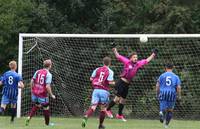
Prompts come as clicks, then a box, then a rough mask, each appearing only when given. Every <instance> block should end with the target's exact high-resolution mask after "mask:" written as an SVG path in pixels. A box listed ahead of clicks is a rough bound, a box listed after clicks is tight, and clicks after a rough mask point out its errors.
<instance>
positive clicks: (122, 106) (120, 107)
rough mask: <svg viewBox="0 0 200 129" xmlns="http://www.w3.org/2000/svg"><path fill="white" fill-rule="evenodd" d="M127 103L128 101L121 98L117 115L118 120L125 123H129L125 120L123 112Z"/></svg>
mask: <svg viewBox="0 0 200 129" xmlns="http://www.w3.org/2000/svg"><path fill="white" fill-rule="evenodd" d="M125 101H126V99H124V98H122V97H120V100H119V110H118V114H117V115H116V118H117V119H120V120H122V121H124V122H125V121H127V120H126V119H125V117H124V115H123V113H122V112H123V109H124V104H125Z"/></svg>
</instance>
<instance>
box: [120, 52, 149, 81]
mask: <svg viewBox="0 0 200 129" xmlns="http://www.w3.org/2000/svg"><path fill="white" fill-rule="evenodd" d="M117 59H118V60H119V61H120V62H122V63H123V64H124V68H123V71H122V73H121V75H120V76H121V77H123V78H126V79H127V80H128V81H131V80H132V78H133V77H134V76H135V75H136V73H137V71H138V70H139V68H142V67H143V66H144V65H146V64H148V62H147V60H146V59H143V60H139V61H137V62H136V63H133V62H132V61H130V60H129V59H127V58H126V57H124V56H122V55H118V56H117Z"/></svg>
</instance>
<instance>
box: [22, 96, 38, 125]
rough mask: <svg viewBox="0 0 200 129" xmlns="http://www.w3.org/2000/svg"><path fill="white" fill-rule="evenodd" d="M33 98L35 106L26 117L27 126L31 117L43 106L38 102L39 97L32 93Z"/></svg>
mask: <svg viewBox="0 0 200 129" xmlns="http://www.w3.org/2000/svg"><path fill="white" fill-rule="evenodd" d="M31 99H32V103H33V105H34V106H33V107H32V108H31V111H30V113H29V116H28V118H27V119H26V126H28V125H29V122H30V120H31V118H32V117H33V116H34V115H35V113H36V112H37V110H38V109H40V108H41V107H42V105H41V104H40V103H39V102H38V97H36V96H35V95H32V97H31Z"/></svg>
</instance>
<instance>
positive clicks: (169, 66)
mask: <svg viewBox="0 0 200 129" xmlns="http://www.w3.org/2000/svg"><path fill="white" fill-rule="evenodd" d="M165 68H166V69H173V68H174V65H173V64H172V63H166V64H165Z"/></svg>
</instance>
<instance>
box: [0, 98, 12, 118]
mask: <svg viewBox="0 0 200 129" xmlns="http://www.w3.org/2000/svg"><path fill="white" fill-rule="evenodd" d="M9 102H10V100H9V99H8V97H6V96H5V95H3V96H2V99H1V107H0V114H1V115H2V114H4V111H5V109H6V106H7V104H9Z"/></svg>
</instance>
